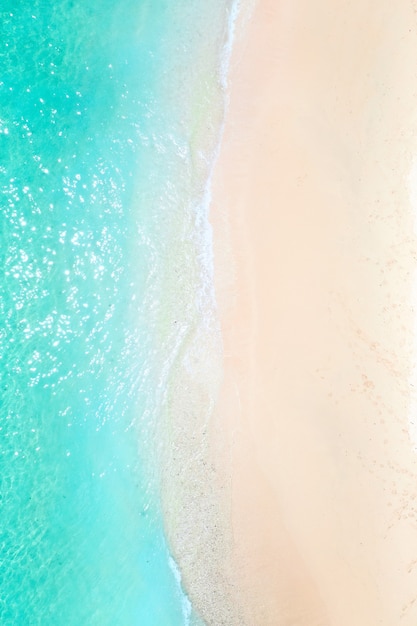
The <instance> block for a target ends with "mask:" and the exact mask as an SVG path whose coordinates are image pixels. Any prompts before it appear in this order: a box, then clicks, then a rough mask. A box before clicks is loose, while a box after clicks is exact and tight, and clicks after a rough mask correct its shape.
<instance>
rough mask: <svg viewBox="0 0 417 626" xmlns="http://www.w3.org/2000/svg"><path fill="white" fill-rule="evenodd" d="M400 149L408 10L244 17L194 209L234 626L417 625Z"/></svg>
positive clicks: (412, 22) (357, 3) (411, 143)
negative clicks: (216, 349) (219, 130)
mask: <svg viewBox="0 0 417 626" xmlns="http://www.w3.org/2000/svg"><path fill="white" fill-rule="evenodd" d="M416 131H417V15H416V12H415V8H414V5H413V2H411V1H409V0H398V2H396V3H393V2H392V0H369V1H365V2H364V1H363V0H352V1H350V2H347V1H343V0H340V1H339V2H334V1H331V0H313V1H312V0H282V1H281V0H280V1H278V0H259V1H258V4H257V6H256V8H255V11H254V14H253V16H252V19H251V20H250V22H249V23H248V24H247V25H246V27H245V29H244V32H243V31H242V33H241V36H240V37H238V39H237V43H236V46H235V51H234V56H233V60H232V70H231V77H230V102H229V106H228V112H227V119H226V126H225V132H224V137H223V141H222V148H221V153H220V157H219V160H218V163H217V165H216V171H215V176H214V183H213V202H212V209H211V221H212V223H213V226H214V243H215V275H216V290H217V300H218V303H219V312H220V319H221V329H222V336H223V344H224V346H223V347H224V379H223V384H222V388H221V395H220V398H219V401H218V404H217V408H216V414H215V418H214V419H213V421H212V433H211V438H212V444H211V445H212V455H213V458H214V459H215V460H214V461H213V463H214V465H215V466H216V470H215V475H216V476H217V480H218V481H219V483H220V484H223V486H224V489H223V492H222V494H223V495H222V497H225V499H226V500H227V502H226V501H225V511H229V512H230V516H231V521H230V525H231V532H232V539H231V556H230V558H228V557H227V552H225V556H224V563H220V564H219V566H218V568H219V572H220V573H221V576H223V578H227V577H228V579H229V584H230V588H231V589H232V591H231V592H230V591H229V593H233V594H234V602H235V604H236V606H239V607H240V608H239V612H240V611H243V613H241V617H240V618H239V620H240V621H239V626H242V624H243V623H245V624H247V625H249V626H319V625H320V626H377V625H378V626H400V625H404V626H415V625H416V624H417V503H416V495H417V454H416V452H415V451H414V449H413V443H412V440H411V438H410V435H409V423H408V421H409V417H410V411H412V393H411V392H412V387H411V384H410V380H411V375H412V367H413V359H414V358H415V355H414V356H413V353H415V345H414V342H415V338H414V324H415V317H416V311H415V306H414V305H413V281H415V272H416V267H417V262H416V240H415V235H414V221H415V215H416V211H417V209H416V208H415V207H414V208H413V206H412V201H411V198H410V189H409V186H410V185H409V173H410V170H411V168H412V163H413V154H415V153H416V137H417V134H416ZM225 485H227V488H226V487H225ZM228 514H229V513H228ZM191 595H192V594H191ZM203 617H204V618H205V619H206V620H207V623H208V624H213V626H217V623H216V621H215V620H214V621H213V620H212V619H211V618H210V615H209V614H208V613H207V614H205V615H203ZM229 626H231V623H230V625H229Z"/></svg>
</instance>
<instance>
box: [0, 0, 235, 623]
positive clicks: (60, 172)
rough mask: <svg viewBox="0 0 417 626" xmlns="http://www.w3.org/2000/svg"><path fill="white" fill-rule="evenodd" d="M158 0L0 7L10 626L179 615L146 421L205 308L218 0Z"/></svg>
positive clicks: (2, 473) (1, 586) (3, 548)
mask: <svg viewBox="0 0 417 626" xmlns="http://www.w3.org/2000/svg"><path fill="white" fill-rule="evenodd" d="M170 4H172V3H167V2H164V1H162V0H161V1H159V2H150V1H142V2H137V1H133V0H122V1H120V2H118V3H116V4H115V3H114V2H110V1H107V0H101V1H100V2H93V3H88V4H86V3H84V2H81V1H80V0H58V2H55V3H53V4H50V3H48V4H46V3H45V2H43V1H41V0H37V1H36V0H35V1H34V2H33V1H32V2H30V3H29V2H25V1H24V2H20V3H19V4H18V7H17V8H16V5H15V3H12V2H5V3H3V5H2V8H1V10H0V14H1V15H0V17H1V20H0V24H1V25H0V32H1V37H0V42H1V43H0V50H1V52H0V68H1V74H0V94H1V100H0V102H1V105H0V159H1V160H0V185H1V206H0V258H1V270H2V279H1V283H0V320H1V324H0V359H1V361H0V385H1V390H2V394H1V409H0V481H1V503H2V509H1V520H2V522H1V527H0V562H1V577H0V621H1V623H2V624H5V625H7V624H22V625H23V624H25V625H32V624H40V625H42V626H47V625H49V624H51V625H54V626H57V625H59V624H65V626H70V625H72V624H73V625H74V626H75V625H76V626H80V625H81V624H89V625H91V626H93V625H95V624H96V625H97V626H105V625H106V624H109V625H110V624H111V625H115V624H118V625H123V626H124V625H126V626H128V625H132V626H133V625H136V624H140V625H146V626H151V625H155V626H164V625H165V624H166V625H170V626H171V625H173V626H175V625H176V624H178V625H179V624H187V623H191V622H190V620H191V621H193V620H194V617H193V616H192V610H191V607H190V603H189V601H188V599H187V597H186V596H185V594H184V591H183V590H182V589H181V586H180V583H179V575H178V572H177V570H176V567H175V565H174V564H173V561H172V559H171V557H170V554H169V550H168V547H167V543H166V539H165V536H164V524H163V519H162V516H161V503H160V497H159V491H158V477H159V467H160V465H161V463H162V462H163V459H160V458H158V450H159V447H158V442H157V441H156V436H157V435H156V433H157V430H158V428H157V423H158V412H159V410H160V407H161V405H162V403H163V397H164V388H165V386H166V385H167V381H168V379H169V376H170V372H171V369H172V367H173V363H174V361H175V354H176V351H178V349H179V347H180V346H181V345H182V342H183V341H184V338H185V337H186V335H187V332H188V331H189V329H190V328H191V327H192V326H193V325H194V324H195V323H196V320H197V319H198V318H199V316H200V317H201V316H202V315H204V303H205V302H206V303H207V311H209V315H212V308H213V302H212V295H211V285H210V236H209V231H208V228H207V222H206V216H205V210H206V207H205V205H204V185H205V182H206V179H207V176H208V174H209V171H210V166H211V159H212V156H213V151H214V149H215V146H216V142H217V137H218V132H219V128H220V123H221V117H222V107H223V104H222V93H221V81H222V76H221V72H222V58H223V56H222V55H224V46H225V43H226V41H227V36H228V27H229V13H228V8H229V3H223V2H220V0H219V1H217V0H216V1H215V2H212V3H210V7H207V6H206V4H207V3H204V2H203V0H199V1H198V2H190V1H189V0H188V1H185V0H184V1H182V2H177V3H174V4H175V6H174V7H173V6H169V5H170ZM202 303H203V304H202Z"/></svg>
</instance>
